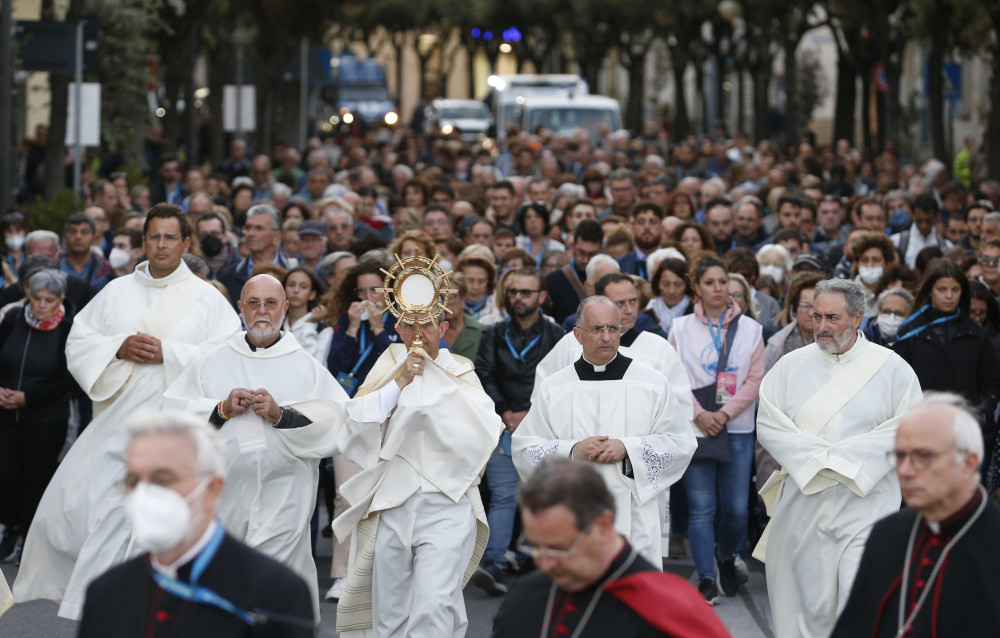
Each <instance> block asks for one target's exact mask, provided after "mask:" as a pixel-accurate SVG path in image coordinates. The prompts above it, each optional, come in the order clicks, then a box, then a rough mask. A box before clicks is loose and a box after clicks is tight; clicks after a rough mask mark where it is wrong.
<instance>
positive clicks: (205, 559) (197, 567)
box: [153, 525, 261, 627]
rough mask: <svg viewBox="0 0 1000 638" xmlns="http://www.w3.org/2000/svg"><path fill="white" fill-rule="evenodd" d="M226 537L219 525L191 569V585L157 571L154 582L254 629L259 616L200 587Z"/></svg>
mask: <svg viewBox="0 0 1000 638" xmlns="http://www.w3.org/2000/svg"><path fill="white" fill-rule="evenodd" d="M225 535H226V530H225V529H224V528H223V527H222V525H218V527H217V528H216V530H215V534H213V535H212V538H211V540H209V541H208V545H206V546H205V549H204V550H203V551H202V552H201V554H199V555H198V558H196V559H195V561H194V565H192V567H191V584H190V585H189V584H188V583H185V582H182V581H179V580H177V579H175V578H170V577H168V576H165V575H163V574H161V573H160V572H158V571H156V570H153V580H154V581H155V582H156V584H157V586H158V587H160V589H162V590H164V591H166V592H168V593H170V594H173V595H174V596H176V597H177V598H180V599H181V600H188V601H191V602H195V603H199V604H202V605H211V606H212V607H217V608H219V609H221V610H222V611H225V612H228V613H230V614H232V615H234V616H236V617H237V618H239V619H240V620H241V621H242V622H243V623H245V624H247V625H249V626H250V627H254V626H256V625H258V624H259V623H260V620H261V619H260V617H259V616H258V615H257V614H254V613H252V612H249V611H245V610H243V609H240V608H239V607H237V606H236V605H234V604H233V603H231V602H229V601H228V600H226V599H225V598H223V597H222V596H220V595H218V594H217V593H215V592H214V591H212V590H211V589H208V588H207V587H200V586H199V585H198V579H199V578H200V577H201V575H202V574H203V573H204V572H205V569H206V568H207V567H208V564H209V563H210V562H212V558H214V557H215V552H216V551H218V549H219V545H221V544H222V539H223V538H224V537H225Z"/></svg>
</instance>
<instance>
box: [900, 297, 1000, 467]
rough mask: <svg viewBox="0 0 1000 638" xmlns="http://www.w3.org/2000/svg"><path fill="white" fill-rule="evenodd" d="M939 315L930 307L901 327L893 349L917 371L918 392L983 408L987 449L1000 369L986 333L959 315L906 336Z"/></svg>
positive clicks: (992, 429)
mask: <svg viewBox="0 0 1000 638" xmlns="http://www.w3.org/2000/svg"><path fill="white" fill-rule="evenodd" d="M941 316H942V315H941V313H938V312H936V311H934V310H933V309H928V310H927V311H926V312H924V313H923V314H922V315H921V316H919V317H917V318H916V319H914V320H913V322H912V323H909V324H906V325H904V326H902V327H901V328H900V330H899V335H898V337H897V338H898V339H900V340H898V341H896V343H895V344H894V345H893V346H892V349H893V350H895V351H896V353H897V354H899V356H901V357H902V358H903V359H904V360H905V361H906V362H907V363H909V364H910V367H911V368H913V371H914V372H916V373H917V379H919V380H920V389H921V390H924V391H927V390H937V391H949V392H956V393H958V394H961V395H962V396H963V397H965V398H966V399H967V400H969V401H970V402H971V403H972V404H973V405H975V406H976V407H978V408H979V409H980V410H981V411H982V412H983V415H984V420H983V421H982V423H983V436H984V437H985V440H986V445H987V448H988V449H989V448H991V447H992V444H993V438H994V436H995V434H996V432H995V430H996V428H995V424H994V423H993V412H994V410H995V409H996V405H997V392H998V389H997V386H998V384H1000V371H998V370H997V358H996V354H995V351H994V350H993V344H992V342H991V341H990V338H989V336H988V335H987V334H986V331H985V330H983V328H982V327H981V326H980V325H979V324H977V323H976V322H975V321H973V320H972V319H969V317H968V316H966V315H961V316H959V317H958V318H956V319H953V320H951V321H948V322H947V323H943V324H938V325H936V326H931V327H929V328H925V329H924V330H923V331H922V332H920V333H919V334H917V335H915V336H913V337H910V338H905V336H906V334H907V333H909V332H911V331H913V330H914V329H917V328H920V327H921V326H925V325H927V324H928V323H930V322H932V321H934V320H935V319H938V318H940V317H941Z"/></svg>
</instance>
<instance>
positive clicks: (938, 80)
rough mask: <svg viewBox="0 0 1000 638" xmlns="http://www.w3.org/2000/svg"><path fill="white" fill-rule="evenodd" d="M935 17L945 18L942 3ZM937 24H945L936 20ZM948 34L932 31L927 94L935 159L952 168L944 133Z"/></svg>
mask: <svg viewBox="0 0 1000 638" xmlns="http://www.w3.org/2000/svg"><path fill="white" fill-rule="evenodd" d="M934 13H935V16H936V17H938V18H944V16H943V15H942V14H943V13H944V12H943V11H942V7H941V4H940V3H936V4H935V12H934ZM935 24H944V22H943V20H941V21H938V20H935ZM945 37H946V34H945V32H944V31H943V30H942V29H932V30H931V50H930V53H929V54H928V55H927V92H928V95H929V96H930V100H929V101H930V118H931V142H932V144H933V147H934V157H936V158H937V159H939V160H941V161H942V162H944V163H945V166H951V153H950V152H949V149H948V144H947V141H946V140H945V133H944V47H945Z"/></svg>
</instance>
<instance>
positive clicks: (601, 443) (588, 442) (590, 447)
mask: <svg viewBox="0 0 1000 638" xmlns="http://www.w3.org/2000/svg"><path fill="white" fill-rule="evenodd" d="M627 455H628V452H627V451H626V450H625V444H624V443H622V442H621V441H620V440H619V439H609V438H608V437H606V436H591V437H588V438H586V439H584V440H582V441H580V442H579V443H577V444H576V445H574V446H573V458H574V459H583V460H585V461H593V462H595V463H618V462H619V461H621V460H622V459H624V458H625V457H626V456H627Z"/></svg>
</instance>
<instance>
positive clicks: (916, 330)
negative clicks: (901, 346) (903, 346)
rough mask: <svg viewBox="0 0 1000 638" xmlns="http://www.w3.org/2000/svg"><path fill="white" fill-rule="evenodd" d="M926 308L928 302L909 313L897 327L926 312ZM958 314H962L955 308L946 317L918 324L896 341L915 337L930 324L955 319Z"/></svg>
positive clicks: (933, 324)
mask: <svg viewBox="0 0 1000 638" xmlns="http://www.w3.org/2000/svg"><path fill="white" fill-rule="evenodd" d="M928 308H930V304H924V306H923V307H921V308H920V310H918V311H916V312H915V313H913V314H912V315H910V316H909V317H907V318H906V321H904V322H903V323H902V324H900V326H899V327H900V328H902V327H903V326H905V325H907V324H908V323H911V322H912V321H913V320H914V319H916V318H917V317H919V316H920V315H922V314H924V313H925V312H927V309H928ZM960 314H962V311H961V310H956V311H955V314H952V315H948V316H947V317H941V318H939V319H935V320H934V321H932V322H930V323H925V324H924V325H922V326H920V327H918V328H914V329H913V330H911V331H909V332H907V333H906V334H905V335H903V336H902V337H898V338H897V339H896V343H899V342H900V341H906V340H907V339H909V338H910V337H916V336H917V335H918V334H920V333H921V332H923V331H924V330H927V329H928V328H930V327H931V326H936V325H939V324H942V323H948V322H949V321H951V320H952V319H957V318H958V316H959V315H960ZM897 334H898V333H897Z"/></svg>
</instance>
